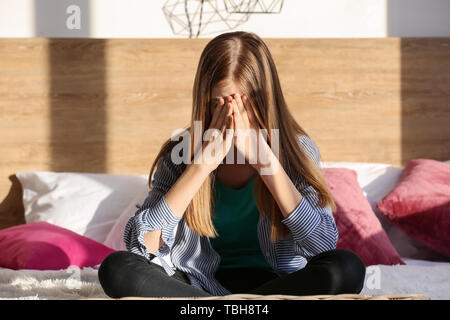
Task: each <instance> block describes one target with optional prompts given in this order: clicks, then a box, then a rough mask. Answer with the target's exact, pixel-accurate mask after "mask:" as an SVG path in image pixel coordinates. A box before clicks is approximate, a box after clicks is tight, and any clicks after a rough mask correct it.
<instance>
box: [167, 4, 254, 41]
mask: <svg viewBox="0 0 450 320" xmlns="http://www.w3.org/2000/svg"><path fill="white" fill-rule="evenodd" d="M251 1H252V0H251ZM162 10H163V12H164V15H165V17H166V19H167V21H168V22H169V25H170V28H171V29H172V32H173V33H174V34H176V35H185V36H188V37H189V38H193V37H195V38H197V37H198V36H199V35H200V34H202V35H206V34H213V33H220V32H224V31H229V30H232V29H234V28H236V27H237V26H239V25H241V24H243V23H244V22H246V21H247V20H248V18H249V15H250V14H249V12H228V11H227V8H226V7H225V4H224V2H223V1H221V0H167V1H166V2H165V3H164V5H163V7H162Z"/></svg>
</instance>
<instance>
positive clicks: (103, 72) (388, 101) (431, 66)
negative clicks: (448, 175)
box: [0, 38, 450, 228]
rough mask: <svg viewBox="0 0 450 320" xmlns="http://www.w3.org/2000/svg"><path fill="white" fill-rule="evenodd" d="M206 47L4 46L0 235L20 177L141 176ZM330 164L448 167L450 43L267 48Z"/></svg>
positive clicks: (305, 42)
mask: <svg viewBox="0 0 450 320" xmlns="http://www.w3.org/2000/svg"><path fill="white" fill-rule="evenodd" d="M208 41H209V39H73V38H72V39H70V38H66V39H47V38H28V39H24V38H20V39H13V38H3V39H0V150H1V156H0V200H1V199H3V201H2V203H1V204H0V228H3V227H7V226H10V225H14V224H18V223H21V222H22V221H23V207H21V194H20V191H21V188H20V184H19V182H18V180H17V178H16V177H15V176H14V174H15V173H16V172H19V171H28V170H29V171H72V172H73V171H76V172H96V173H118V174H146V173H148V171H149V168H150V165H151V163H152V161H153V159H154V157H155V155H156V153H157V151H158V149H159V147H160V145H161V143H162V142H163V141H164V140H165V139H167V138H168V137H169V136H170V134H171V132H172V130H174V129H175V128H179V127H184V126H185V125H186V124H187V123H188V121H189V118H190V111H191V96H192V85H193V79H194V75H195V71H196V67H197V63H198V59H199V57H200V54H201V51H202V49H203V48H204V46H205V45H206V43H207V42H208ZM265 41H266V43H267V44H268V46H269V48H270V50H271V52H272V55H273V57H274V59H275V62H276V65H277V68H278V72H279V76H280V79H281V84H282V88H283V92H284V95H285V98H286V100H287V102H288V105H289V107H290V109H291V110H292V112H293V114H294V115H295V117H296V119H297V120H298V122H299V123H300V124H301V126H302V127H303V128H304V129H305V130H306V131H307V133H308V134H309V135H310V136H311V137H312V138H313V140H314V141H315V142H316V143H317V144H318V146H319V148H320V151H321V154H322V160H323V161H361V162H383V163H391V164H395V165H404V164H405V162H406V161H408V160H409V159H412V158H419V157H426V158H431V159H436V160H447V159H450V38H405V39H400V38H378V39H293V38H291V39H281V38H280V39H265Z"/></svg>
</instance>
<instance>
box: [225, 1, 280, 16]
mask: <svg viewBox="0 0 450 320" xmlns="http://www.w3.org/2000/svg"><path fill="white" fill-rule="evenodd" d="M223 2H224V3H225V7H226V9H227V12H229V13H250V14H253V13H280V12H281V9H282V8H283V3H284V0H223Z"/></svg>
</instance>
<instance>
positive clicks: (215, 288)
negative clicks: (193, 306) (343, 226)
mask: <svg viewBox="0 0 450 320" xmlns="http://www.w3.org/2000/svg"><path fill="white" fill-rule="evenodd" d="M299 143H300V145H301V146H302V147H303V148H304V150H305V151H306V153H307V155H308V156H309V157H310V158H311V159H313V161H314V162H315V163H316V165H317V166H318V167H320V152H319V149H318V147H317V145H316V144H315V143H314V141H312V140H311V138H309V137H308V136H306V135H301V136H300V137H299ZM185 168H186V165H185V164H183V163H181V164H174V163H173V162H172V161H171V160H170V155H166V156H163V157H162V159H161V161H160V162H159V164H158V167H157V169H156V171H155V174H154V177H153V180H152V189H151V190H150V191H149V194H148V196H147V198H146V199H145V201H144V203H143V205H142V206H141V207H140V208H139V209H138V210H137V211H136V213H135V215H134V217H132V218H130V220H129V221H128V223H127V225H126V227H125V232H124V241H125V245H126V248H127V250H128V251H130V252H133V253H137V254H139V255H142V256H144V257H146V258H147V259H149V260H150V259H152V258H153V254H151V253H148V252H147V250H146V247H145V241H144V234H146V233H147V232H149V231H151V230H158V229H161V230H162V231H161V237H162V240H163V242H164V244H163V245H162V246H161V247H160V248H159V249H158V251H157V252H156V253H155V254H154V255H155V256H156V257H158V258H159V260H160V262H161V265H162V266H163V267H164V270H165V271H166V273H167V274H168V275H169V276H171V275H173V274H174V273H175V272H174V270H173V269H172V268H171V267H170V266H169V265H168V264H167V263H166V262H165V261H164V259H162V257H163V256H165V255H168V254H169V255H170V261H172V263H173V265H174V267H175V268H176V269H178V270H181V271H183V272H184V273H185V274H186V275H187V276H188V278H189V280H190V282H191V285H192V286H194V287H196V288H199V289H201V290H205V291H207V292H209V293H210V294H212V295H215V296H221V295H228V294H231V292H230V291H228V290H227V289H226V288H225V287H223V286H222V285H221V284H220V283H219V282H218V281H217V280H216V279H215V277H214V275H215V273H216V271H217V270H218V267H219V263H220V256H219V254H218V253H217V252H216V251H215V250H214V249H213V248H212V246H211V243H210V241H209V237H207V236H200V235H199V234H197V233H196V232H194V231H193V230H192V229H190V228H189V227H188V225H187V223H186V222H185V220H184V217H182V218H179V217H177V216H175V215H174V214H173V212H172V210H171V209H170V208H169V206H168V205H167V202H166V200H165V194H166V193H167V192H168V191H169V189H170V188H171V186H172V185H173V184H174V183H175V182H176V180H177V179H178V177H179V176H180V175H181V174H182V172H183V170H184V169H185ZM286 172H287V174H288V176H289V177H290V178H291V180H292V182H293V183H294V185H295V187H296V188H297V190H298V191H299V192H300V194H301V195H302V200H301V201H300V203H299V204H298V206H297V207H296V208H295V209H294V211H293V212H291V213H290V214H289V216H288V217H286V218H283V219H282V220H281V222H282V223H284V224H285V225H286V226H287V227H288V228H289V230H290V231H291V232H290V233H289V236H288V237H287V238H286V239H283V240H279V241H277V242H275V243H272V242H271V241H270V221H268V220H267V219H266V218H265V217H263V216H262V215H260V217H259V221H258V226H257V233H258V239H259V243H260V247H261V249H262V253H263V255H264V257H265V258H266V259H267V262H268V263H269V264H270V265H271V266H272V268H273V269H274V271H275V273H276V274H277V275H279V276H282V275H285V274H289V273H292V272H294V271H297V270H299V269H301V268H303V267H305V265H306V263H307V260H306V259H309V258H311V257H313V256H315V255H317V254H319V253H321V252H324V251H328V250H332V249H335V248H336V243H337V239H338V231H337V228H336V224H335V221H334V218H333V215H332V211H331V208H330V206H326V207H325V208H321V207H320V206H319V205H318V200H319V199H318V197H317V192H316V190H315V189H314V188H313V187H312V186H311V185H310V184H309V183H308V181H307V180H306V179H305V178H304V177H303V176H302V175H301V174H299V173H298V172H296V171H295V170H291V169H290V168H287V170H286ZM175 227H177V228H176V229H177V231H176V234H174V233H175Z"/></svg>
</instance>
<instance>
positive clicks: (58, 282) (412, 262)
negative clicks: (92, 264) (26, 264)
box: [0, 162, 450, 299]
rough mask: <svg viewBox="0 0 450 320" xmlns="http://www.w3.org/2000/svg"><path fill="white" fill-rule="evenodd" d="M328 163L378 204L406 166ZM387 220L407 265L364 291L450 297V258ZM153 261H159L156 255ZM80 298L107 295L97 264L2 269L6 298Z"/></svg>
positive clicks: (369, 279) (382, 274) (0, 291)
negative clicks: (437, 257)
mask: <svg viewBox="0 0 450 320" xmlns="http://www.w3.org/2000/svg"><path fill="white" fill-rule="evenodd" d="M322 167H344V168H349V169H354V170H355V171H356V172H357V173H358V182H359V183H360V185H361V188H362V189H363V193H364V195H365V196H366V197H367V198H368V200H369V203H370V204H371V205H372V208H374V209H375V205H376V203H377V202H378V201H379V200H381V198H382V197H383V196H384V195H386V194H387V193H388V192H389V191H390V190H391V188H392V187H394V186H395V183H396V182H397V180H398V178H399V177H400V175H401V171H402V168H401V167H393V166H390V165H388V164H382V163H378V164H376V163H357V162H322ZM379 218H380V216H379ZM380 220H382V219H380ZM382 225H383V227H384V228H385V230H386V231H387V232H388V235H389V237H390V239H391V241H392V242H393V244H394V246H395V247H396V248H397V249H398V250H399V252H400V254H401V256H402V259H403V260H404V261H405V263H406V264H407V265H397V266H385V265H376V266H371V267H368V268H367V273H366V279H365V282H364V287H363V290H362V291H361V293H362V294H369V295H379V294H404V293H420V294H426V295H428V296H429V297H430V298H431V299H450V262H436V261H430V260H424V259H426V257H425V256H426V254H428V252H426V254H422V251H420V250H418V249H420V248H417V245H416V244H415V243H412V242H411V239H408V238H407V237H405V236H404V235H403V234H401V233H399V231H396V233H395V232H393V233H392V232H390V231H391V230H390V229H391V228H392V226H390V225H388V224H386V221H383V220H382ZM392 229H393V230H394V231H395V230H396V229H394V228H392ZM417 257H419V258H420V259H417ZM424 257H425V258H424ZM414 258H416V259H414ZM153 262H155V263H158V262H157V261H156V260H154V261H153ZM79 298H107V296H106V295H105V293H104V292H103V289H102V288H101V286H100V283H99V282H98V277H97V269H96V268H83V269H78V268H74V269H64V270H56V271H53V270H45V271H37V270H11V269H5V268H0V299H79Z"/></svg>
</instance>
